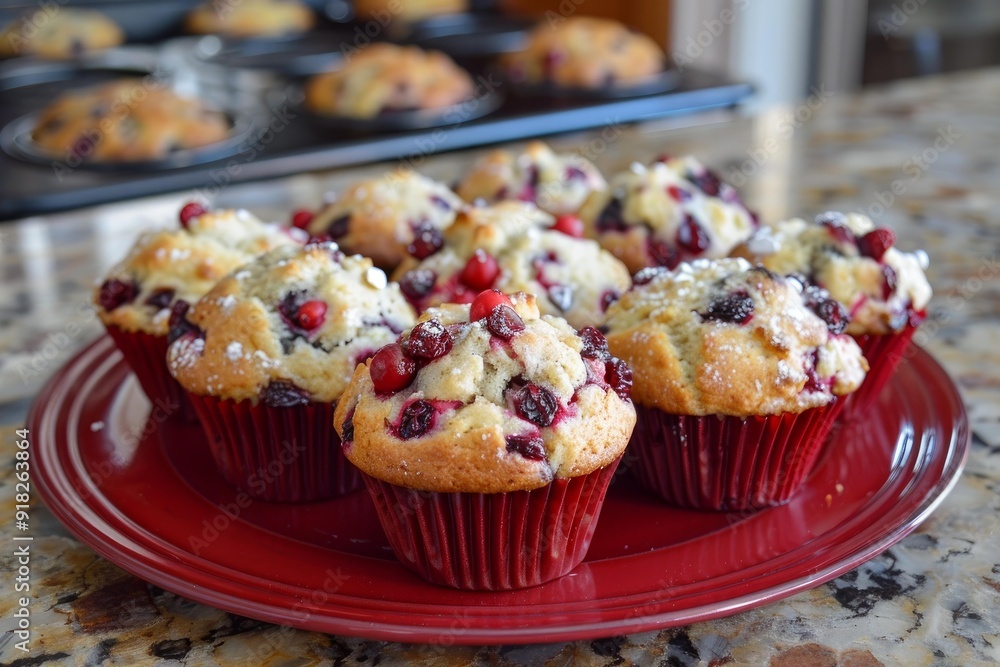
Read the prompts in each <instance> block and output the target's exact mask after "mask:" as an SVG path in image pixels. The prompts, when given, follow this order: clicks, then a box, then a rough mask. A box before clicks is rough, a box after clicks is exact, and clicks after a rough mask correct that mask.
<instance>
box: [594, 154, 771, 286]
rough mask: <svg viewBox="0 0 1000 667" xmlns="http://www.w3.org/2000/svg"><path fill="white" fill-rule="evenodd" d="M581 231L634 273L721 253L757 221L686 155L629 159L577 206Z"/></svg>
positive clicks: (735, 195)
mask: <svg viewBox="0 0 1000 667" xmlns="http://www.w3.org/2000/svg"><path fill="white" fill-rule="evenodd" d="M580 216H581V217H582V218H583V220H584V222H585V223H586V225H587V228H588V232H589V235H591V236H595V237H596V238H597V239H598V240H599V241H600V243H601V245H602V246H604V247H605V248H606V249H607V250H609V251H611V252H612V253H614V255H615V256H616V257H618V258H619V259H621V260H622V261H623V262H625V265H626V266H628V267H629V270H630V271H632V272H633V273H635V272H636V271H638V270H639V269H641V268H643V267H645V266H666V267H667V268H673V267H675V266H677V265H678V264H679V263H680V262H682V261H686V260H690V259H696V258H699V257H708V258H718V257H725V256H726V255H728V254H729V251H730V250H732V248H733V246H735V245H736V244H738V243H740V242H741V241H744V240H746V239H747V238H748V237H749V236H750V234H751V233H753V231H754V229H755V228H756V227H757V221H756V219H755V217H754V215H753V214H752V213H751V212H750V211H748V210H747V208H746V207H745V206H744V205H743V203H742V202H741V201H740V197H739V194H738V193H737V192H736V190H735V189H734V188H733V187H731V186H730V185H728V184H726V183H723V182H722V181H720V180H719V178H718V177H717V176H716V175H715V173H713V172H712V171H711V170H710V169H708V168H706V167H705V166H704V165H702V164H701V163H700V162H699V161H698V160H696V159H695V158H693V157H690V156H687V157H677V158H673V157H662V158H659V159H657V160H655V161H653V163H652V164H650V165H649V166H648V167H646V166H643V165H641V164H639V163H634V164H633V165H632V166H631V168H629V169H628V170H627V171H624V172H622V173H620V174H618V175H616V176H615V177H614V178H612V179H611V185H610V187H609V188H608V189H607V190H606V191H603V192H598V193H595V194H594V195H593V196H592V197H591V198H590V200H589V201H588V202H587V203H586V205H585V206H584V207H583V209H582V211H581V212H580Z"/></svg>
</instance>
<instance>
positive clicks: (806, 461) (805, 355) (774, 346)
mask: <svg viewBox="0 0 1000 667" xmlns="http://www.w3.org/2000/svg"><path fill="white" fill-rule="evenodd" d="M636 279H637V284H636V285H635V287H634V288H633V289H632V290H630V291H629V292H627V293H626V294H625V295H623V296H622V298H621V299H620V300H619V301H618V302H617V303H615V304H613V305H612V306H611V308H610V309H609V310H608V318H607V324H606V326H607V330H608V346H609V347H610V349H611V352H612V353H613V354H615V355H617V356H620V357H621V358H622V359H624V360H625V361H626V362H628V363H629V364H630V365H631V366H632V367H633V368H634V369H635V386H634V390H633V397H634V399H635V402H636V411H637V413H638V425H637V427H636V431H635V434H634V436H633V438H632V445H631V451H633V452H634V453H635V454H636V455H637V457H638V462H637V463H636V465H635V466H633V468H632V470H634V471H635V472H636V474H637V476H638V478H639V480H640V482H641V483H642V485H643V486H644V487H646V488H647V489H649V490H650V491H652V492H654V493H656V494H657V495H659V496H661V497H662V498H664V499H665V500H667V501H668V502H670V503H672V504H676V505H680V506H684V507H691V508H696V509H711V510H732V509H750V508H756V507H764V506H768V505H774V504H779V503H782V502H785V501H787V500H788V499H789V498H790V497H791V495H792V494H793V493H794V492H795V490H796V489H797V488H798V487H799V486H800V485H801V484H802V482H803V481H804V480H805V478H806V476H807V475H808V474H809V472H810V470H811V469H812V466H813V464H814V463H815V461H816V459H817V456H818V455H819V452H820V450H821V447H822V445H823V441H824V438H825V436H826V434H827V432H828V430H829V428H830V426H831V424H832V421H833V418H834V416H835V415H836V412H837V407H838V406H839V405H840V402H839V401H838V400H837V399H838V397H840V396H845V395H848V394H850V393H851V392H852V391H855V390H856V389H857V388H858V387H859V386H861V383H862V381H863V380H864V377H865V372H866V371H867V369H868V364H867V363H866V361H865V359H864V357H863V356H862V355H861V350H860V349H859V348H858V345H857V344H856V343H855V342H854V340H853V339H851V337H850V336H847V335H846V334H843V333H840V332H841V331H843V325H844V320H846V316H847V314H846V312H844V311H842V309H840V308H839V305H838V304H837V303H836V302H835V301H833V300H832V299H831V298H830V297H829V295H824V294H821V293H818V292H816V293H814V294H813V295H812V299H810V300H807V299H806V298H805V297H804V295H803V285H802V283H801V282H799V281H797V280H795V279H792V278H785V277H782V276H779V275H777V274H774V273H772V272H770V271H768V270H767V269H765V268H763V267H752V266H751V265H750V264H749V263H748V262H747V261H746V260H743V259H721V260H704V259H703V260H696V261H694V262H692V263H683V264H681V265H680V266H678V267H677V268H676V269H675V270H674V271H668V270H666V269H662V268H661V269H646V270H645V271H643V272H641V273H640V274H638V275H637V276H636ZM832 311H834V312H836V315H830V313H831V312H832Z"/></svg>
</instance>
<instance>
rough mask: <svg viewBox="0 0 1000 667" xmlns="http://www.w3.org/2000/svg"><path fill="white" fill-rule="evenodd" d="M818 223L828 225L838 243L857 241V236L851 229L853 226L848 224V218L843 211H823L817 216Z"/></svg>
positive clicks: (828, 229) (847, 243)
mask: <svg viewBox="0 0 1000 667" xmlns="http://www.w3.org/2000/svg"><path fill="white" fill-rule="evenodd" d="M816 224H818V225H822V226H823V227H826V230H827V231H828V232H829V233H830V236H832V237H833V238H834V240H835V241H837V242H838V243H843V244H845V245H851V244H854V243H857V238H856V237H855V236H854V232H852V231H851V228H850V227H848V226H847V218H846V217H845V216H844V214H843V213H837V212H835V211H830V212H828V213H821V214H820V215H817V216H816Z"/></svg>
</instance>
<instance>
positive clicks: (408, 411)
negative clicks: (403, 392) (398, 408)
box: [396, 399, 436, 440]
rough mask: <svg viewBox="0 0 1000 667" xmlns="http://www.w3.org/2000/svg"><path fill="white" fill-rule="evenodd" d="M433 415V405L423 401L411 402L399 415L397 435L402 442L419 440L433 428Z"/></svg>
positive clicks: (434, 411)
mask: <svg viewBox="0 0 1000 667" xmlns="http://www.w3.org/2000/svg"><path fill="white" fill-rule="evenodd" d="M435 413H436V410H435V409H434V405H433V404H431V403H430V401H425V400H423V399H417V400H416V401H413V402H412V403H410V404H409V405H407V406H406V407H405V408H403V411H402V412H401V413H400V416H399V426H398V427H397V428H396V431H397V434H398V435H399V437H400V438H402V439H404V440H409V439H410V438H419V437H420V436H422V435H424V434H425V433H427V431H429V430H431V427H432V426H434V416H435Z"/></svg>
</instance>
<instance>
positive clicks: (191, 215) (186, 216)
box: [180, 201, 208, 229]
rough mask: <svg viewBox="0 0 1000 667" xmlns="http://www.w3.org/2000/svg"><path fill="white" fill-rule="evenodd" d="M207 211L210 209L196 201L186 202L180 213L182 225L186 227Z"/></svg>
mask: <svg viewBox="0 0 1000 667" xmlns="http://www.w3.org/2000/svg"><path fill="white" fill-rule="evenodd" d="M207 212H208V209H207V208H205V207H204V206H202V205H201V204H199V203H198V202H196V201H193V202H188V203H187V204H184V207H183V208H181V213H180V219H181V227H184V228H185V229H186V228H187V226H188V225H189V224H190V223H191V221H192V220H194V219H195V218H197V217H198V216H200V215H204V214H205V213H207Z"/></svg>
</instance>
